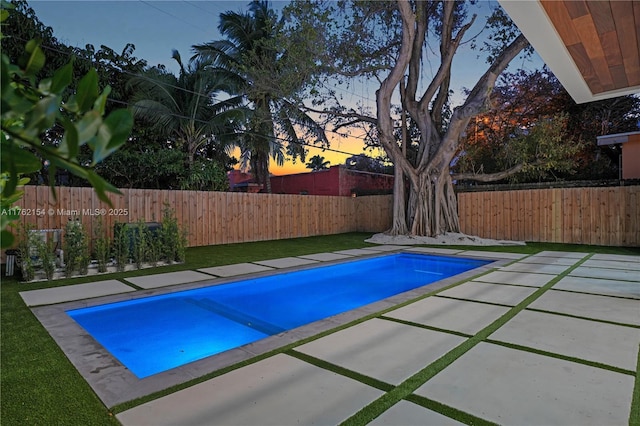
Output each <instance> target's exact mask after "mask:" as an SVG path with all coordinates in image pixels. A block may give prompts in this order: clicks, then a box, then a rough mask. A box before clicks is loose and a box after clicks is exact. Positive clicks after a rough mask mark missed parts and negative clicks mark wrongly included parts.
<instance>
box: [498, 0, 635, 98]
mask: <svg viewBox="0 0 640 426" xmlns="http://www.w3.org/2000/svg"><path fill="white" fill-rule="evenodd" d="M498 2H499V3H500V5H501V6H502V7H503V9H504V10H505V11H506V12H507V13H508V14H509V16H510V17H511V19H512V20H513V21H514V22H515V24H516V25H517V26H518V28H520V31H522V33H523V34H524V35H525V37H526V38H527V40H529V43H531V45H532V46H533V48H534V49H535V50H536V52H538V54H539V55H540V57H541V58H542V60H543V61H544V62H545V63H546V64H547V66H548V67H549V68H550V69H551V71H553V73H554V74H555V76H556V77H557V78H558V80H559V81H560V83H562V85H563V86H564V88H565V89H566V90H567V92H569V94H570V95H571V97H572V98H573V99H574V100H575V101H576V102H577V103H584V102H593V101H597V100H601V99H608V98H614V97H617V96H624V95H630V94H636V93H640V2H639V1H628V0H627V1H625V0H603V1H576V0H540V1H539V0H521V1H517V0H498Z"/></svg>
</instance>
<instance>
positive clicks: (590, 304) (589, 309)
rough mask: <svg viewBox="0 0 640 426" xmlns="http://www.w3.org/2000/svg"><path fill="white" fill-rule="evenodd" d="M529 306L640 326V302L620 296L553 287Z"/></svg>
mask: <svg viewBox="0 0 640 426" xmlns="http://www.w3.org/2000/svg"><path fill="white" fill-rule="evenodd" d="M529 308H534V309H540V310H545V311H552V312H559V313H563V314H569V315H576V316H581V317H588V318H593V319H597V320H604V321H613V322H619V323H622V324H631V325H638V326H640V302H638V301H637V300H631V299H622V298H619V297H610V296H599V295H594V294H584V293H573V292H568V291H557V290H553V289H552V290H549V291H547V292H546V293H544V294H543V295H542V296H540V298H538V299H536V300H535V301H534V302H533V303H532V304H531V305H529Z"/></svg>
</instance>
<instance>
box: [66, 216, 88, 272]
mask: <svg viewBox="0 0 640 426" xmlns="http://www.w3.org/2000/svg"><path fill="white" fill-rule="evenodd" d="M63 248H64V255H65V260H66V264H65V268H64V272H65V275H66V276H67V277H70V276H71V275H73V273H74V272H78V273H80V274H83V275H86V274H87V271H88V269H89V239H88V237H87V234H86V232H85V230H84V228H83V227H82V222H80V221H79V220H70V221H69V222H67V225H66V226H65V237H64V244H63Z"/></svg>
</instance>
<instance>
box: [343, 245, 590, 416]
mask: <svg viewBox="0 0 640 426" xmlns="http://www.w3.org/2000/svg"><path fill="white" fill-rule="evenodd" d="M591 256H593V254H590V255H588V256H586V257H583V258H582V259H580V261H578V262H577V263H576V264H574V265H573V266H572V267H570V268H569V269H567V270H566V271H564V272H563V273H561V274H558V276H556V277H555V278H554V279H552V280H551V281H549V282H548V283H547V284H545V285H543V286H542V287H540V288H539V289H537V290H536V291H535V292H534V293H532V294H531V295H529V296H528V297H527V298H525V299H524V300H523V301H522V302H520V303H518V304H517V305H516V306H514V307H513V308H511V309H510V310H509V311H508V312H506V313H505V314H504V315H502V316H501V317H500V318H498V319H497V320H495V321H494V322H492V323H491V324H489V325H488V326H486V327H485V328H483V329H482V330H480V331H479V332H478V333H476V335H474V336H473V337H471V338H469V339H468V340H466V341H464V342H462V343H461V344H460V345H458V346H456V347H455V348H453V349H452V350H450V351H449V352H448V353H446V354H445V355H443V356H442V357H440V358H438V359H437V360H435V361H434V362H432V363H431V364H429V365H427V366H426V367H425V368H423V369H422V370H420V371H419V372H417V373H416V374H414V375H413V376H411V377H409V378H408V379H407V380H405V381H404V382H402V383H400V384H399V385H398V386H397V387H396V388H395V389H393V390H392V391H391V392H388V393H386V394H384V395H382V396H381V397H380V398H378V399H376V400H375V401H373V402H371V403H370V404H368V405H367V406H365V407H364V408H362V409H361V410H360V411H358V412H357V413H355V414H354V415H353V416H351V417H350V418H348V419H346V420H345V421H344V422H342V425H343V426H355V425H365V424H367V423H369V422H371V421H372V420H374V419H375V418H376V417H378V416H379V415H381V414H382V413H383V412H385V411H386V410H387V409H389V408H390V407H392V406H393V405H394V404H396V403H397V402H398V401H400V400H401V399H406V398H407V397H408V396H409V395H410V394H412V393H413V392H414V391H415V390H417V389H418V388H419V387H420V386H422V385H423V384H424V383H426V382H427V381H428V380H430V379H431V378H433V377H434V376H435V375H436V374H438V373H440V372H441V371H442V370H444V369H445V368H446V367H448V366H449V365H451V364H452V363H453V362H454V361H455V360H457V359H458V358H460V357H461V356H462V355H464V354H465V353H467V352H468V351H469V350H471V349H472V348H473V347H474V346H476V345H477V344H478V343H480V342H482V341H485V340H486V339H487V338H488V337H489V336H490V335H491V334H492V333H494V332H495V331H496V330H498V329H499V328H500V327H502V326H503V325H504V324H506V323H507V321H509V320H510V319H511V318H513V317H514V316H515V315H516V314H518V313H519V312H521V311H522V310H524V309H525V308H526V307H527V306H529V305H530V304H531V303H533V302H534V301H535V300H536V299H538V298H539V297H540V296H542V295H543V294H544V293H545V292H546V291H547V290H549V289H550V288H551V287H552V286H553V285H555V284H556V283H557V282H558V281H560V280H561V279H562V278H564V277H565V276H567V275H568V274H569V273H571V271H573V270H574V269H576V268H577V267H579V266H580V265H582V264H583V263H584V262H586V261H587V260H588V259H589V258H590V257H591ZM441 414H444V415H447V413H446V412H442V413H441ZM456 420H460V419H457V418H456Z"/></svg>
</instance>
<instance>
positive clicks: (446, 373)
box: [415, 343, 634, 426]
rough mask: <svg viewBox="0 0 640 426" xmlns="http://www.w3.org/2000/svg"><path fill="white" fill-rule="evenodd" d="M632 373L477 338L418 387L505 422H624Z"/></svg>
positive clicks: (444, 400) (423, 392)
mask: <svg viewBox="0 0 640 426" xmlns="http://www.w3.org/2000/svg"><path fill="white" fill-rule="evenodd" d="M633 386H634V378H633V376H630V375H626V374H621V373H616V372H613V371H609V370H604V369H601V368H596V367H590V366H587V365H582V364H577V363H574V362H570V361H565V360H561V359H556V358H551V357H547V356H543V355H538V354H534V353H529V352H525V351H520V350H516V349H510V348H504V347H500V346H498V345H493V344H490V343H479V344H478V345H477V346H475V347H474V348H472V349H471V350H470V351H469V352H467V353H465V354H464V355H463V356H462V357H460V358H459V359H457V360H456V361H454V362H453V363H452V364H451V365H450V366H448V367H447V368H445V369H444V370H443V371H442V372H440V373H438V374H437V375H436V376H435V377H433V378H432V379H431V380H429V381H428V382H426V383H425V384H424V385H422V386H421V387H420V388H418V389H417V390H416V392H415V393H416V394H418V395H422V396H425V397H427V398H431V399H433V400H436V401H438V402H441V403H443V404H447V405H449V406H452V407H454V408H457V409H459V410H462V411H465V412H468V413H470V414H473V415H476V416H478V417H481V418H483V419H485V420H488V421H492V422H495V423H498V424H504V425H594V426H595V425H609V426H613V425H626V424H627V422H628V420H629V412H630V409H631V395H632V393H633Z"/></svg>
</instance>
